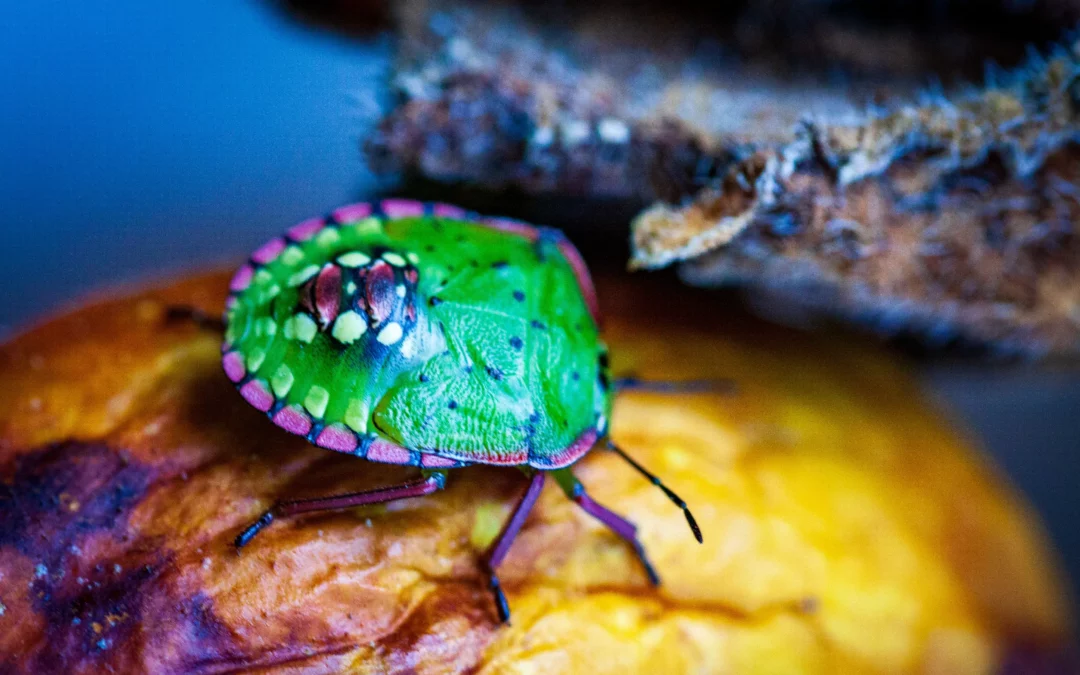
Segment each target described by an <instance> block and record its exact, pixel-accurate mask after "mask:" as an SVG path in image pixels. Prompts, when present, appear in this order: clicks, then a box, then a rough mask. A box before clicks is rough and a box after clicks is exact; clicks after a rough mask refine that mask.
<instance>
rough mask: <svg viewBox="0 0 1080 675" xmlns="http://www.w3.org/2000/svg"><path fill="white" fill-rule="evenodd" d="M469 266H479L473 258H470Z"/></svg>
mask: <svg viewBox="0 0 1080 675" xmlns="http://www.w3.org/2000/svg"><path fill="white" fill-rule="evenodd" d="M469 267H474V268H475V267H480V263H478V262H476V261H475V260H470V261H469Z"/></svg>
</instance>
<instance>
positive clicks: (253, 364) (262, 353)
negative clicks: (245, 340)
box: [247, 348, 266, 372]
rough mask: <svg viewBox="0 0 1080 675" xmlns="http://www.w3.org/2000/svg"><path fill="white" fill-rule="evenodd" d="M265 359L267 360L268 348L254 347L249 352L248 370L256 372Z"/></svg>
mask: <svg viewBox="0 0 1080 675" xmlns="http://www.w3.org/2000/svg"><path fill="white" fill-rule="evenodd" d="M265 360H266V350H265V349H258V348H255V349H252V350H251V351H250V352H248V355H247V369H248V372H255V371H256V370H258V369H259V366H261V365H262V364H263V361H265Z"/></svg>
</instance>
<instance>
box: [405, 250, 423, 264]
mask: <svg viewBox="0 0 1080 675" xmlns="http://www.w3.org/2000/svg"><path fill="white" fill-rule="evenodd" d="M405 257H406V258H408V259H409V262H411V263H412V264H414V265H416V264H417V263H419V262H420V256H418V255H416V254H415V253H413V252H412V251H409V252H408V253H406V254H405Z"/></svg>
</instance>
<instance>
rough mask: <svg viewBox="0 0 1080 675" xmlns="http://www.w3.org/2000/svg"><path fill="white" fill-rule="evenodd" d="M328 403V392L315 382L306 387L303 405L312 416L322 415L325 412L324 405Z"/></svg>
mask: <svg viewBox="0 0 1080 675" xmlns="http://www.w3.org/2000/svg"><path fill="white" fill-rule="evenodd" d="M328 403H330V392H328V391H327V390H326V389H324V388H323V387H320V386H319V385H317V384H314V385H312V386H311V389H308V393H307V396H305V397H304V407H305V408H307V411H308V412H309V413H311V414H312V416H313V417H322V416H323V415H324V414H325V413H326V405H327V404H328Z"/></svg>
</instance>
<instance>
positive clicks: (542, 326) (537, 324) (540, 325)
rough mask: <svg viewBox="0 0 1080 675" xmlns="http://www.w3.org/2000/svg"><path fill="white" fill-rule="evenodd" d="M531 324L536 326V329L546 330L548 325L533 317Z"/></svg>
mask: <svg viewBox="0 0 1080 675" xmlns="http://www.w3.org/2000/svg"><path fill="white" fill-rule="evenodd" d="M529 325H530V326H532V327H533V328H535V329H536V330H546V329H547V326H545V325H544V324H543V323H541V322H539V321H537V320H536V319H533V320H532V321H530V322H529Z"/></svg>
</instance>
